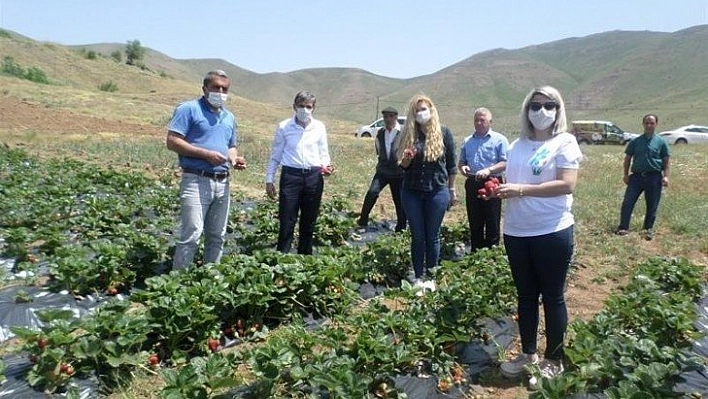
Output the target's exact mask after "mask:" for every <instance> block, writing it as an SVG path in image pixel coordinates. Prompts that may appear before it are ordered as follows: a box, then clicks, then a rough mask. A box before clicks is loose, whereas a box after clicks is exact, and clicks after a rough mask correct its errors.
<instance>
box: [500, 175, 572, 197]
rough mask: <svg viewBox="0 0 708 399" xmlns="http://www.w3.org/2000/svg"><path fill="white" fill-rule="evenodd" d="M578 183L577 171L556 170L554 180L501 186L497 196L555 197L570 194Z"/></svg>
mask: <svg viewBox="0 0 708 399" xmlns="http://www.w3.org/2000/svg"><path fill="white" fill-rule="evenodd" d="M577 181H578V169H558V171H557V172H556V179H555V180H551V181H547V182H543V183H541V184H502V185H501V186H499V194H498V195H499V196H500V197H502V198H513V197H524V196H528V197H557V196H559V195H567V194H572V193H573V191H575V184H576V183H577Z"/></svg>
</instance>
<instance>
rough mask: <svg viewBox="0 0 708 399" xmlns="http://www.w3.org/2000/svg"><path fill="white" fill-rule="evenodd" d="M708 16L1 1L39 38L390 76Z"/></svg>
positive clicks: (568, 8) (22, 30) (497, 5)
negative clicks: (136, 43) (131, 44)
mask: <svg viewBox="0 0 708 399" xmlns="http://www.w3.org/2000/svg"><path fill="white" fill-rule="evenodd" d="M704 24H708V0H674V1H668V0H583V1H580V0H560V1H548V0H546V1H538V0H536V1H527V0H516V1H512V0H487V1H485V2H482V1H474V0H449V1H446V0H439V1H425V2H424V1H419V0H408V1H398V0H388V1H386V0H376V1H374V0H360V1H346V0H339V1H337V0H310V1H292V0H290V1H282V0H232V1H229V0H223V1H220V2H213V1H209V2H207V1H196V0H170V1H168V0H141V1H139V0H0V27H1V28H3V29H8V30H12V31H15V32H17V33H19V34H22V35H24V36H28V37H30V38H32V39H35V40H40V41H50V42H55V43H59V44H64V45H80V44H90V43H105V42H113V43H126V42H128V41H130V40H140V42H141V44H142V45H143V46H145V47H149V48H152V49H154V50H157V51H160V52H162V53H165V54H167V55H168V56H170V57H173V58H179V59H184V58H221V59H224V60H227V61H229V62H231V63H233V64H235V65H238V66H240V67H242V68H245V69H248V70H251V71H254V72H258V73H267V72H290V71H294V70H298V69H305V68H315V67H352V68H361V69H365V70H367V71H369V72H372V73H375V74H378V75H383V76H388V77H395V78H410V77H414V76H421V75H427V74H430V73H433V72H436V71H438V70H440V69H442V68H445V67H447V66H450V65H452V64H454V63H456V62H459V61H461V60H463V59H465V58H467V57H470V56H472V55H474V54H477V53H480V52H483V51H486V50H491V49H495V48H505V49H517V48H522V47H525V46H529V45H535V44H542V43H547V42H551V41H555V40H560V39H564V38H569V37H582V36H587V35H591V34H594V33H601V32H606V31H611V30H631V31H644V30H648V31H657V32H675V31H677V30H681V29H685V28H688V27H691V26H695V25H704ZM0 52H2V49H0Z"/></svg>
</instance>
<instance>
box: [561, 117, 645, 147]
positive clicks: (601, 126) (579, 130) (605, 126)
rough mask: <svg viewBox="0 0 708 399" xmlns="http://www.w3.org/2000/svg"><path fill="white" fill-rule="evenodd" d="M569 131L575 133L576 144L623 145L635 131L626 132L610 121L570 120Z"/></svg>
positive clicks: (635, 134)
mask: <svg viewBox="0 0 708 399" xmlns="http://www.w3.org/2000/svg"><path fill="white" fill-rule="evenodd" d="M570 126H571V127H570V132H571V133H572V134H573V135H575V138H576V139H577V140H578V144H621V145H625V144H627V143H628V142H630V141H631V140H632V139H634V138H635V137H637V136H639V134H637V133H632V132H627V131H625V130H624V129H622V128H621V127H619V126H617V125H616V124H614V123H613V122H610V121H572V122H570Z"/></svg>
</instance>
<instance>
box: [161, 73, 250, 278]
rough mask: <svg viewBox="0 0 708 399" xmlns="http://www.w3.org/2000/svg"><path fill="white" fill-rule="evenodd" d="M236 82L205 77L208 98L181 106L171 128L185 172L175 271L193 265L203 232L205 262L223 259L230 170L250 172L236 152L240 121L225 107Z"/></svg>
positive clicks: (172, 142) (171, 142) (170, 136)
mask: <svg viewBox="0 0 708 399" xmlns="http://www.w3.org/2000/svg"><path fill="white" fill-rule="evenodd" d="M230 85H231V81H230V80H229V77H228V76H227V75H226V73H225V72H224V71H221V70H215V71H210V72H209V73H207V74H206V76H205V77H204V82H203V86H202V91H203V93H204V95H203V96H202V97H200V98H198V99H196V100H192V101H187V102H184V103H182V104H180V105H178V106H177V108H176V109H175V111H174V114H173V115H172V120H171V121H170V123H169V125H168V127H167V148H168V149H170V150H172V151H174V152H176V153H177V154H178V158H179V166H180V167H181V168H182V182H181V184H180V193H179V198H180V204H181V216H180V221H181V223H180V229H179V238H178V240H177V245H176V250H175V256H174V260H173V264H172V268H173V269H175V270H176V269H182V268H186V267H188V266H189V265H191V264H192V262H193V261H194V254H195V252H196V251H197V245H198V243H199V238H200V237H201V235H202V232H204V263H215V262H219V260H220V259H221V254H222V251H223V248H224V237H225V235H226V221H227V219H228V216H229V206H230V195H229V194H230V191H229V175H230V170H231V168H235V169H245V168H246V160H245V159H244V158H243V157H239V156H238V152H237V150H236V138H237V134H238V132H237V129H236V126H237V125H236V118H235V117H234V114H232V113H231V112H229V111H228V110H227V109H226V108H224V103H225V102H226V98H227V96H228V92H229V86H230Z"/></svg>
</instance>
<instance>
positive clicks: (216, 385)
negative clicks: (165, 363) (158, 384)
mask: <svg viewBox="0 0 708 399" xmlns="http://www.w3.org/2000/svg"><path fill="white" fill-rule="evenodd" d="M239 364H240V361H239V360H238V358H237V357H236V355H234V354H229V355H212V356H208V357H195V358H192V359H191V360H190V361H189V363H188V364H185V365H184V366H183V367H181V368H179V369H177V370H172V369H164V370H162V371H161V372H160V375H161V376H162V377H163V378H164V380H165V386H164V387H163V388H162V391H161V392H160V396H161V397H163V398H166V399H170V398H194V399H200V398H203V399H207V398H213V397H214V395H215V394H216V393H218V392H220V391H223V390H225V389H227V388H233V387H237V386H240V385H243V384H244V380H243V379H242V378H238V377H236V376H235V375H234V369H236V367H237V366H238V365H239Z"/></svg>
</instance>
